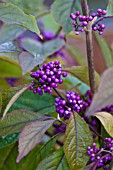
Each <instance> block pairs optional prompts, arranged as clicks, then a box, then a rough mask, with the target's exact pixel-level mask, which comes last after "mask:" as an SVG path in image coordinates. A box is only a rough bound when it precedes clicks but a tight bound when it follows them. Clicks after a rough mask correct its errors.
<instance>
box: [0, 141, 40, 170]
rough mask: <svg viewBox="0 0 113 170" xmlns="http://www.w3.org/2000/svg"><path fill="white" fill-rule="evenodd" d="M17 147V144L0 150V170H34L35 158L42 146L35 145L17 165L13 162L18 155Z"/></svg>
mask: <svg viewBox="0 0 113 170" xmlns="http://www.w3.org/2000/svg"><path fill="white" fill-rule="evenodd" d="M17 146H18V145H17V143H14V144H11V145H8V146H7V147H3V148H1V149H0V170H35V168H34V166H35V158H36V156H37V153H38V150H39V149H40V147H41V146H42V145H37V146H36V147H35V148H34V149H33V150H32V151H31V152H30V153H29V155H27V156H26V157H25V158H23V159H22V160H21V161H20V162H19V163H18V164H17V163H16V161H15V160H16V157H17V155H18V147H17Z"/></svg>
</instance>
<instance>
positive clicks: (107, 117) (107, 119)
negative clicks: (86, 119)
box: [95, 112, 113, 137]
mask: <svg viewBox="0 0 113 170" xmlns="http://www.w3.org/2000/svg"><path fill="white" fill-rule="evenodd" d="M95 116H96V117H97V118H98V119H99V120H100V122H101V123H102V125H103V126H104V128H105V130H106V131H107V132H108V134H109V135H110V136H111V137H113V115H111V114H110V113H107V112H98V113H96V114H95Z"/></svg>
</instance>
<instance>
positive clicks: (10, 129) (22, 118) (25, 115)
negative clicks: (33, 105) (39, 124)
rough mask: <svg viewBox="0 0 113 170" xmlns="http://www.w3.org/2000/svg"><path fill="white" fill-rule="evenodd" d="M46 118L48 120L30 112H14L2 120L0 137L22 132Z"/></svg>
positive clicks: (0, 122)
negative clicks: (27, 126)
mask: <svg viewBox="0 0 113 170" xmlns="http://www.w3.org/2000/svg"><path fill="white" fill-rule="evenodd" d="M44 118H46V119H47V117H42V116H41V115H39V114H37V113H35V112H33V111H30V110H25V109H23V110H14V111H12V112H11V113H8V114H7V115H6V116H5V117H4V119H1V120H0V135H7V134H12V133H16V132H20V131H21V130H22V129H23V127H24V126H26V125H27V124H28V123H31V122H33V121H36V120H43V119H44Z"/></svg>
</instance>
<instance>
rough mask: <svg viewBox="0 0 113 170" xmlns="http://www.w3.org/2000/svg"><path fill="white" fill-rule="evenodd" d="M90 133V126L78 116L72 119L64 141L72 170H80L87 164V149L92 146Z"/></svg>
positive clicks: (75, 115) (73, 116)
mask: <svg viewBox="0 0 113 170" xmlns="http://www.w3.org/2000/svg"><path fill="white" fill-rule="evenodd" d="M90 133H91V132H90V130H89V127H88V125H87V124H86V122H85V121H84V120H82V118H81V117H80V116H79V115H78V114H76V113H75V114H74V115H72V116H71V117H70V119H69V122H68V125H67V128H66V135H65V139H64V152H65V154H66V158H67V161H68V163H69V166H70V169H71V170H75V169H76V170H80V169H82V168H84V167H85V165H86V164H87V161H88V159H89V156H88V155H87V147H88V146H90V145H91V144H92V137H91V134H90Z"/></svg>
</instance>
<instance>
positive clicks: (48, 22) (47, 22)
mask: <svg viewBox="0 0 113 170" xmlns="http://www.w3.org/2000/svg"><path fill="white" fill-rule="evenodd" d="M42 21H43V22H44V30H51V31H52V32H53V33H56V32H57V31H58V29H59V25H58V24H57V23H56V22H55V20H54V18H53V16H52V14H51V13H50V14H48V15H45V16H43V17H42Z"/></svg>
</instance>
